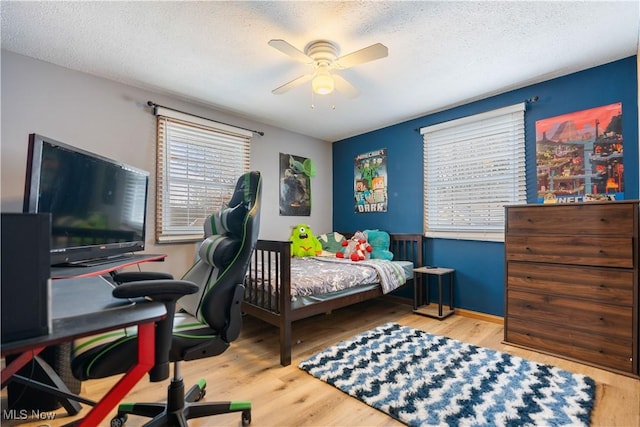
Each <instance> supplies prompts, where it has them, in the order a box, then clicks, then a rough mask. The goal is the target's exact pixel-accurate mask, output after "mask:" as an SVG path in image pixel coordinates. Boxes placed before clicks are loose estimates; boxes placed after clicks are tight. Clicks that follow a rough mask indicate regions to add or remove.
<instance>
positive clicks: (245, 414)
mask: <svg viewBox="0 0 640 427" xmlns="http://www.w3.org/2000/svg"><path fill="white" fill-rule="evenodd" d="M249 424H251V411H242V426H243V427H246V426H248V425H249Z"/></svg>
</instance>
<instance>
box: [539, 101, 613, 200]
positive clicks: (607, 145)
mask: <svg viewBox="0 0 640 427" xmlns="http://www.w3.org/2000/svg"><path fill="white" fill-rule="evenodd" d="M622 142H623V141H622V103H621V102H618V103H615V104H610V105H604V106H601V107H596V108H591V109H589V110H583V111H577V112H574V113H569V114H564V115H562V116H556V117H551V118H548V119H543V120H538V121H537V122H536V166H537V182H538V184H537V191H538V202H540V203H543V202H557V203H563V202H564V203H569V202H580V201H583V200H618V199H624V179H623V178H624V166H623V144H622ZM585 196H586V197H585Z"/></svg>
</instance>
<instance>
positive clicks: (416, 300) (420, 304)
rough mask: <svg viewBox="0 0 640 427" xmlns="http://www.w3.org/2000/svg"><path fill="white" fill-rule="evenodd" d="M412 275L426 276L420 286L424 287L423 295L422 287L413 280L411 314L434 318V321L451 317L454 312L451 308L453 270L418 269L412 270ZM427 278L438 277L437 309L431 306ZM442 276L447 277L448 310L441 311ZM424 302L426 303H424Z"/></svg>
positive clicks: (436, 268)
mask: <svg viewBox="0 0 640 427" xmlns="http://www.w3.org/2000/svg"><path fill="white" fill-rule="evenodd" d="M413 271H414V273H417V274H424V275H426V276H427V277H426V280H423V281H422V282H421V283H422V286H424V287H425V294H426V295H423V292H422V291H423V289H422V286H418V285H417V283H420V282H418V281H415V280H414V283H416V285H415V286H414V289H413V312H414V313H416V314H422V315H423V316H429V317H434V318H436V319H440V320H442V319H444V318H445V317H447V316H450V315H452V314H453V313H454V312H455V310H454V308H453V273H454V272H455V270H453V269H451V268H442V267H418V268H414V269H413ZM429 276H437V277H438V308H437V309H436V308H435V307H433V306H431V305H430V303H431V298H430V296H429ZM442 276H449V310H443V307H442V305H443V304H442ZM425 301H426V302H425Z"/></svg>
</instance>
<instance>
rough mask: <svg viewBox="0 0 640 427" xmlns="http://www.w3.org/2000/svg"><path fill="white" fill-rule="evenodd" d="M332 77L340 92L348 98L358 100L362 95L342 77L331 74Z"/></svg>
mask: <svg viewBox="0 0 640 427" xmlns="http://www.w3.org/2000/svg"><path fill="white" fill-rule="evenodd" d="M331 77H333V83H334V84H335V86H336V90H337V91H338V92H341V93H344V94H345V95H346V96H347V97H348V98H357V97H358V95H360V91H359V90H358V89H357V88H356V87H355V86H354V85H352V84H351V83H349V82H348V81H346V80H345V79H344V77H342V76H341V75H338V74H331Z"/></svg>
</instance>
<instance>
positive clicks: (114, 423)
mask: <svg viewBox="0 0 640 427" xmlns="http://www.w3.org/2000/svg"><path fill="white" fill-rule="evenodd" d="M126 422H127V414H122V415H116V416H115V417H113V418H111V424H110V426H111V427H122V426H123V425H124V423H126Z"/></svg>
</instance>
